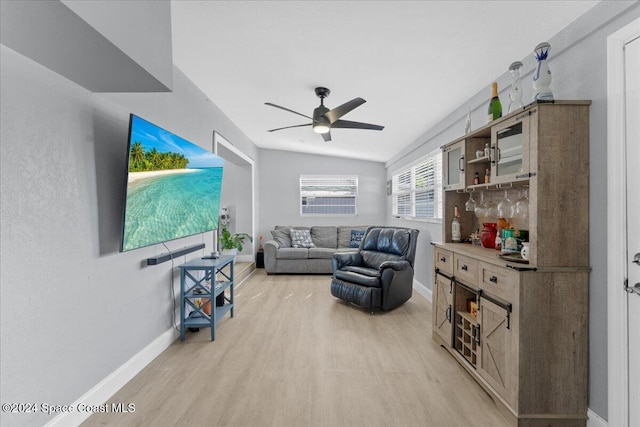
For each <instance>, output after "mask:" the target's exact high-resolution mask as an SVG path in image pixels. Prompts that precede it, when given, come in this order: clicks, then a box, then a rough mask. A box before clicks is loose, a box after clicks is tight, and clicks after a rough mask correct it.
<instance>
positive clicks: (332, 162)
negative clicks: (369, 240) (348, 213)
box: [258, 149, 387, 241]
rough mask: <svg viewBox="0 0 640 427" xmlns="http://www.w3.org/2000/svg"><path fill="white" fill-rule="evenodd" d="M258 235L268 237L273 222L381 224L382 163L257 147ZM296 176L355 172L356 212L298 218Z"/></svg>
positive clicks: (298, 197)
mask: <svg viewBox="0 0 640 427" xmlns="http://www.w3.org/2000/svg"><path fill="white" fill-rule="evenodd" d="M258 163H259V164H260V168H259V172H258V173H259V179H258V182H259V187H258V193H259V199H260V202H259V205H260V220H259V223H258V224H259V225H258V234H259V235H260V234H262V236H263V239H264V241H267V240H271V233H270V230H272V229H273V228H274V227H275V226H276V225H303V226H312V225H379V224H384V223H385V203H386V198H387V196H386V187H385V185H386V184H385V171H384V164H383V163H379V162H370V161H363V160H353V159H342V158H338V157H329V156H317V155H313V154H302V153H291V152H287V151H279V150H267V149H261V150H260V157H259V158H258ZM300 175H358V215H357V216H355V217H301V216H300Z"/></svg>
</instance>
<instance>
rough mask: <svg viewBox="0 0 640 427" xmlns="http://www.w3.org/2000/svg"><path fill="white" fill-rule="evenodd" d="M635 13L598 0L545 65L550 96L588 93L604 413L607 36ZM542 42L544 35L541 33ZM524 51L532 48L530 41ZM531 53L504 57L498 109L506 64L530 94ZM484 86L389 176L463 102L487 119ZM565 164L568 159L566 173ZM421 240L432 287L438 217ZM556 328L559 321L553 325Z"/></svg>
mask: <svg viewBox="0 0 640 427" xmlns="http://www.w3.org/2000/svg"><path fill="white" fill-rule="evenodd" d="M639 16H640V3H638V2H637V1H619V2H613V1H603V2H601V3H600V4H598V5H596V6H595V7H594V8H593V9H591V10H589V11H588V12H587V13H585V14H584V15H583V16H582V17H580V18H579V19H577V20H576V21H575V22H574V23H572V24H571V25H570V26H568V27H567V28H565V29H564V30H562V31H561V32H560V33H558V34H557V35H556V36H554V37H553V38H552V39H550V40H548V41H549V42H550V43H551V51H550V55H549V58H550V60H549V67H550V69H551V73H552V75H553V82H552V84H551V89H552V90H553V93H554V96H555V98H556V99H589V100H591V101H592V105H591V109H590V124H589V127H590V141H589V144H590V150H589V154H590V178H589V188H590V195H589V236H590V237H589V246H590V254H589V259H590V264H591V268H592V271H591V275H590V277H589V408H590V409H591V410H592V411H593V412H595V413H596V414H597V415H599V416H600V417H602V418H603V419H605V420H606V419H607V418H608V413H607V399H608V397H607V396H608V392H607V360H608V359H607V234H606V231H607V227H606V225H607V209H606V201H607V37H608V36H609V35H610V34H612V33H614V32H616V31H617V30H618V29H620V28H622V27H624V26H625V25H627V24H629V23H630V22H631V21H633V20H634V19H637V18H638V17H639ZM540 41H541V42H542V41H544V40H540ZM534 47H535V46H531V50H532V52H533V48H534ZM532 52H523V55H526V56H525V57H524V58H505V73H504V74H502V75H501V76H496V80H497V81H498V87H499V88H500V99H501V101H502V105H503V108H504V109H505V111H506V109H507V107H508V104H509V96H508V93H509V88H510V84H511V77H510V75H509V73H508V72H507V71H506V69H507V68H508V66H509V64H510V63H511V62H512V61H515V60H522V62H523V63H524V67H523V71H524V72H523V76H522V82H523V92H524V99H525V101H526V100H530V99H531V96H532V93H533V90H532V87H531V81H532V73H533V70H534V67H535V59H534V58H533V55H532ZM490 83H491V82H487V89H486V90H484V91H482V92H480V93H478V94H475V95H474V96H473V97H472V98H470V99H469V101H468V102H467V103H466V104H464V105H461V106H460V107H459V108H458V109H457V110H456V111H454V112H453V113H452V114H450V115H449V116H448V117H446V118H445V119H444V120H442V121H441V122H440V123H439V124H438V125H436V126H435V127H434V128H432V129H430V130H429V131H427V132H426V133H425V134H424V135H422V136H421V137H420V138H418V140H416V141H415V142H414V143H413V144H412V145H411V146H410V147H408V148H407V149H405V150H404V151H403V152H402V153H400V154H398V155H397V156H396V157H394V158H393V159H391V160H389V161H388V162H387V163H386V167H387V176H388V179H390V177H391V176H392V174H393V172H394V171H395V170H397V169H399V168H401V167H402V166H403V165H406V164H409V163H411V162H412V161H413V160H414V159H416V158H418V157H420V156H423V155H426V154H427V153H429V152H431V151H433V150H435V149H437V148H439V147H440V146H442V145H444V144H447V143H448V142H451V141H452V140H454V139H456V138H458V137H460V136H462V135H463V134H464V123H465V117H466V113H467V106H469V107H471V111H472V120H471V123H472V129H476V128H478V127H480V126H481V125H484V124H485V123H486V108H487V104H488V99H489V94H490V91H489V84H490ZM570 167H571V165H567V173H570ZM391 213H392V205H391V201H389V203H387V217H388V218H389V222H390V223H391V224H394V225H401V226H415V225H416V222H413V221H403V220H400V219H394V218H393V216H392V214H391ZM559 214H561V215H564V217H565V218H566V221H567V226H568V227H570V226H571V224H572V221H571V216H572V214H573V213H572V212H559ZM418 228H420V229H421V235H420V239H421V240H423V243H422V244H421V245H420V246H421V248H422V249H423V250H424V252H423V253H422V255H421V254H420V253H418V258H419V259H421V260H425V261H426V262H425V263H424V264H422V265H420V264H418V261H416V265H417V272H416V276H417V280H418V281H420V282H421V283H423V284H428V286H429V287H431V274H432V273H431V272H432V269H433V267H432V265H431V263H432V261H431V258H432V251H431V247H430V246H429V245H428V243H429V242H430V241H442V225H441V224H422V225H421V226H419V227H418ZM558 327H562V325H558Z"/></svg>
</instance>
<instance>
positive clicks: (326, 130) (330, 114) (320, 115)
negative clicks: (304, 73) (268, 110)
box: [265, 87, 384, 141]
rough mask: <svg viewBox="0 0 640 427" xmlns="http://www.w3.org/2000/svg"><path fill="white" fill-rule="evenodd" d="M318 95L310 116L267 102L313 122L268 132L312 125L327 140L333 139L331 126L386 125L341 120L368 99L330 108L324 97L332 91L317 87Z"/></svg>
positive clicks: (347, 127)
mask: <svg viewBox="0 0 640 427" xmlns="http://www.w3.org/2000/svg"><path fill="white" fill-rule="evenodd" d="M315 92H316V96H317V97H318V98H320V106H318V107H317V108H316V109H314V110H313V117H309V116H307V115H305V114H302V113H298V112H297V111H293V110H291V109H289V108H285V107H282V106H280V105H276V104H273V103H271V102H265V105H268V106H270V107H275V108H279V109H281V110H285V111H289V112H290V113H293V114H297V115H299V116H302V117H306V118H308V119H311V123H306V124H302V125H294V126H285V127H281V128H276V129H271V130H269V131H268V132H275V131H278V130H283V129H291V128H298V127H304V126H311V127H312V129H313V131H314V132H316V133H318V134H320V135H322V138H323V139H324V140H325V141H331V133H330V131H331V128H341V129H367V130H382V129H384V126H380V125H373V124H369V123H361V122H352V121H348V120H340V117H342V116H344V115H345V114H347V113H348V112H350V111H351V110H353V109H355V108H357V107H359V106H360V105H362V104H364V103H365V102H366V101H365V100H364V99H362V98H354V99H352V100H351V101H348V102H345V103H344V104H342V105H340V106H339V107H336V108H334V109H333V110H329V109H328V108H327V107H325V106H324V98H326V97H327V96H329V94H330V93H331V91H330V90H329V89H327V88H326V87H317V88H316V89H315Z"/></svg>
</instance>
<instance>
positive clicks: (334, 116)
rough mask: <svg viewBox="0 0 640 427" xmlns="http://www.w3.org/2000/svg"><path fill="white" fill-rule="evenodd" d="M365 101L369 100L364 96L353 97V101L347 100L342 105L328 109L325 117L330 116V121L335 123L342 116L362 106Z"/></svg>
mask: <svg viewBox="0 0 640 427" xmlns="http://www.w3.org/2000/svg"><path fill="white" fill-rule="evenodd" d="M365 102H367V101H365V100H364V99H362V98H353V99H352V100H351V101H348V102H345V103H344V104H342V105H341V106H339V107H336V108H334V109H333V110H330V111H327V112H326V113H325V117H326V118H328V119H329V121H330V122H331V123H332V124H333V123H334V122H335V121H336V120H338V119H339V118H340V117H342V116H344V115H345V114H347V113H348V112H349V111H351V110H353V109H354V108H356V107H359V106H361V105H362V104H364V103H365Z"/></svg>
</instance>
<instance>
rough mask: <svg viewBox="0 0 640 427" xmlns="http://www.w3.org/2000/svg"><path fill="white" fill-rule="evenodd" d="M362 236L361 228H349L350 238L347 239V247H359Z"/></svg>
mask: <svg viewBox="0 0 640 427" xmlns="http://www.w3.org/2000/svg"><path fill="white" fill-rule="evenodd" d="M363 237H364V231H363V230H351V240H350V241H349V247H350V248H359V247H360V242H362V238H363Z"/></svg>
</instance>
